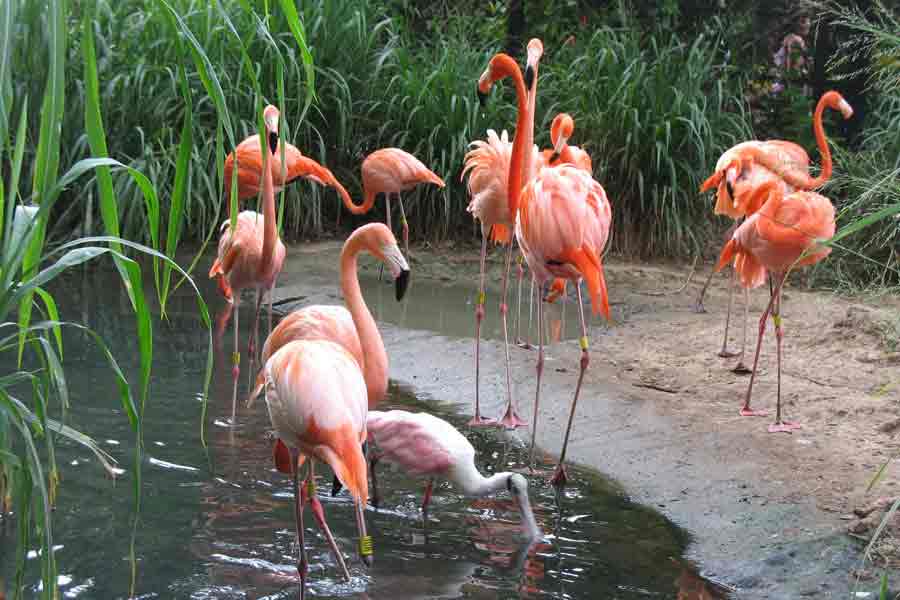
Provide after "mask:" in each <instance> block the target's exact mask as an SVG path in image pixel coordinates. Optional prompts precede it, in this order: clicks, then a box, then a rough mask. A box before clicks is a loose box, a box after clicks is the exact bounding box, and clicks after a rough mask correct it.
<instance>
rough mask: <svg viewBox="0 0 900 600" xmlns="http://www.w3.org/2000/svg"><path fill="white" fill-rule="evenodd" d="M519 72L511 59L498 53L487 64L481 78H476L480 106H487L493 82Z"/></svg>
mask: <svg viewBox="0 0 900 600" xmlns="http://www.w3.org/2000/svg"><path fill="white" fill-rule="evenodd" d="M516 72H519V73H521V71H519V65H518V63H517V62H516V61H515V59H514V58H513V57H511V56H510V55H509V54H504V53H503V52H498V53H497V54H495V55H494V56H493V58H491V60H490V62H488V66H487V68H486V69H485V70H484V73H482V74H481V77H479V78H478V89H477V90H476V91H477V92H478V101H479V102H480V103H481V106H484V105H485V104H487V98H488V95H489V94H490V93H491V87H492V86H493V85H494V82H496V81H499V80H501V79H503V78H504V77H512V75H513V73H516Z"/></svg>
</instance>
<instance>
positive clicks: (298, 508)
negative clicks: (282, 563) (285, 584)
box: [291, 448, 312, 599]
mask: <svg viewBox="0 0 900 600" xmlns="http://www.w3.org/2000/svg"><path fill="white" fill-rule="evenodd" d="M299 458H300V453H299V452H298V451H297V449H296V448H294V449H292V450H291V461H292V462H293V465H292V466H291V468H292V470H293V471H294V524H295V526H296V528H297V545H298V546H299V549H298V557H297V573H299V574H300V598H301V599H303V598H305V597H306V576H307V575H308V574H309V564H308V563H307V560H306V544H305V543H304V539H303V498H302V493H301V491H300V469H299V468H298V467H297V461H298V460H299ZM309 463H310V466H312V458H310V460H309Z"/></svg>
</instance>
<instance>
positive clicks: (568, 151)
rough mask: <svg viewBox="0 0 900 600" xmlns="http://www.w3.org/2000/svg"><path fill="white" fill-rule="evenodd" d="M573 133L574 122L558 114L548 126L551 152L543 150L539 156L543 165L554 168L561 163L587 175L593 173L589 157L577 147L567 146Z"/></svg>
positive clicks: (565, 115) (570, 117)
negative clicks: (542, 159)
mask: <svg viewBox="0 0 900 600" xmlns="http://www.w3.org/2000/svg"><path fill="white" fill-rule="evenodd" d="M574 133H575V120H574V119H573V118H572V116H571V115H570V114H568V113H559V114H558V115H556V116H555V117H553V122H552V123H551V124H550V143H551V144H553V149H552V150H544V151H543V152H541V155H542V156H543V158H544V163H545V164H547V165H550V166H551V167H555V166H557V165H561V164H563V163H569V164H570V165H575V166H576V167H578V168H579V169H581V170H583V171H586V172H588V173H593V172H594V167H593V165H592V164H591V155H590V154H588V153H587V152H585V151H584V150H582V149H581V148H579V147H578V146H571V145H569V138H571V137H572V134H574Z"/></svg>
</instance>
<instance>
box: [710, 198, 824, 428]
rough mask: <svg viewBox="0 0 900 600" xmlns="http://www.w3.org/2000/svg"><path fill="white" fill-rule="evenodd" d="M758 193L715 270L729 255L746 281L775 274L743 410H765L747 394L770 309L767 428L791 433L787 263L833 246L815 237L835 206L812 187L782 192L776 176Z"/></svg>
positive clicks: (819, 255) (812, 259) (818, 255)
mask: <svg viewBox="0 0 900 600" xmlns="http://www.w3.org/2000/svg"><path fill="white" fill-rule="evenodd" d="M757 195H759V196H761V197H763V198H766V197H767V198H768V199H767V200H766V201H765V203H764V204H763V205H762V208H760V209H759V210H758V211H757V212H755V213H754V214H752V215H750V216H749V217H747V219H746V220H745V221H744V222H743V223H742V224H741V226H740V227H738V228H737V230H736V231H735V232H734V236H733V237H732V238H731V240H729V242H728V243H727V244H726V245H725V248H724V249H723V250H722V254H721V256H720V257H719V263H718V265H717V266H716V270H717V271H718V270H721V269H722V268H723V267H725V265H727V264H729V263H730V262H732V261H733V262H734V265H735V270H736V271H737V272H738V275H739V277H740V278H741V281H742V283H743V284H744V286H745V287H750V286H752V285H754V284H759V283H761V282H762V281H764V279H765V277H766V272H767V271H768V272H770V273H771V277H772V278H773V279H774V282H775V285H774V289H773V291H772V295H771V299H770V300H769V304H768V306H767V307H766V310H765V312H763V315H762V317H761V318H760V320H759V338H758V339H757V344H756V354H755V356H754V358H753V371H752V374H751V375H750V385H749V386H748V387H747V395H746V398H745V400H744V406H743V408H742V409H741V415H743V416H764V415H765V414H766V413H765V412H764V411H754V410H752V409H751V408H750V395H751V393H752V391H753V382H754V380H755V379H756V368H757V366H758V364H759V351H760V348H761V346H762V339H763V334H764V333H765V331H766V321H767V319H768V317H769V315H770V314H771V315H772V321H773V322H774V323H775V338H776V340H777V346H776V348H777V355H778V388H777V389H778V392H777V405H776V406H777V409H776V413H775V423H774V424H773V425H771V426H769V431H770V432H773V433H774V432H788V433H790V432H791V431H792V430H794V429H797V428H798V427H799V425H798V424H796V423H793V422H790V421H785V420H783V419H782V417H781V354H782V350H781V342H782V339H783V337H784V331H783V329H782V321H781V290H782V288H783V287H784V282H785V280H786V279H787V276H788V273H789V272H790V271H791V269H793V268H794V267H795V266H801V267H802V266H805V265H812V264H815V263H817V262H819V261H821V260H823V259H824V258H825V257H826V256H828V254H829V253H830V252H831V248H829V247H826V246H821V245H820V244H819V242H820V241H821V240H827V239H830V238H831V237H832V236H833V235H834V229H835V223H834V206H832V204H831V201H830V200H829V199H828V198H826V197H824V196H821V195H819V194H816V193H815V192H809V191H799V192H794V193H792V194H789V195H787V196H785V195H784V194H783V193H782V191H781V186H780V185H779V184H778V183H777V182H769V183H766V184H765V185H763V186H762V187H761V188H760V189H759V190H757Z"/></svg>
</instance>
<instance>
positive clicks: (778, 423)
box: [769, 279, 801, 433]
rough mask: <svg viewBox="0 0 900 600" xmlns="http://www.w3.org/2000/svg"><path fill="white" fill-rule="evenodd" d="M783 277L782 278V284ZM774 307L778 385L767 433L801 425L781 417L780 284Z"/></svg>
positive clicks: (782, 337)
mask: <svg viewBox="0 0 900 600" xmlns="http://www.w3.org/2000/svg"><path fill="white" fill-rule="evenodd" d="M783 283H784V279H782V284H783ZM775 294H776V296H775V309H774V310H773V311H772V320H773V321H774V322H775V340H776V344H777V346H776V354H777V356H778V387H777V396H776V401H775V422H774V423H773V424H772V425H769V433H779V432H781V433H791V432H792V431H794V430H795V429H800V428H801V425H800V424H799V423H796V422H794V421H787V420H785V419H782V418H781V343H782V340H783V339H784V330H783V329H782V321H781V285H780V284H779V286H778V289H777V290H775Z"/></svg>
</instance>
